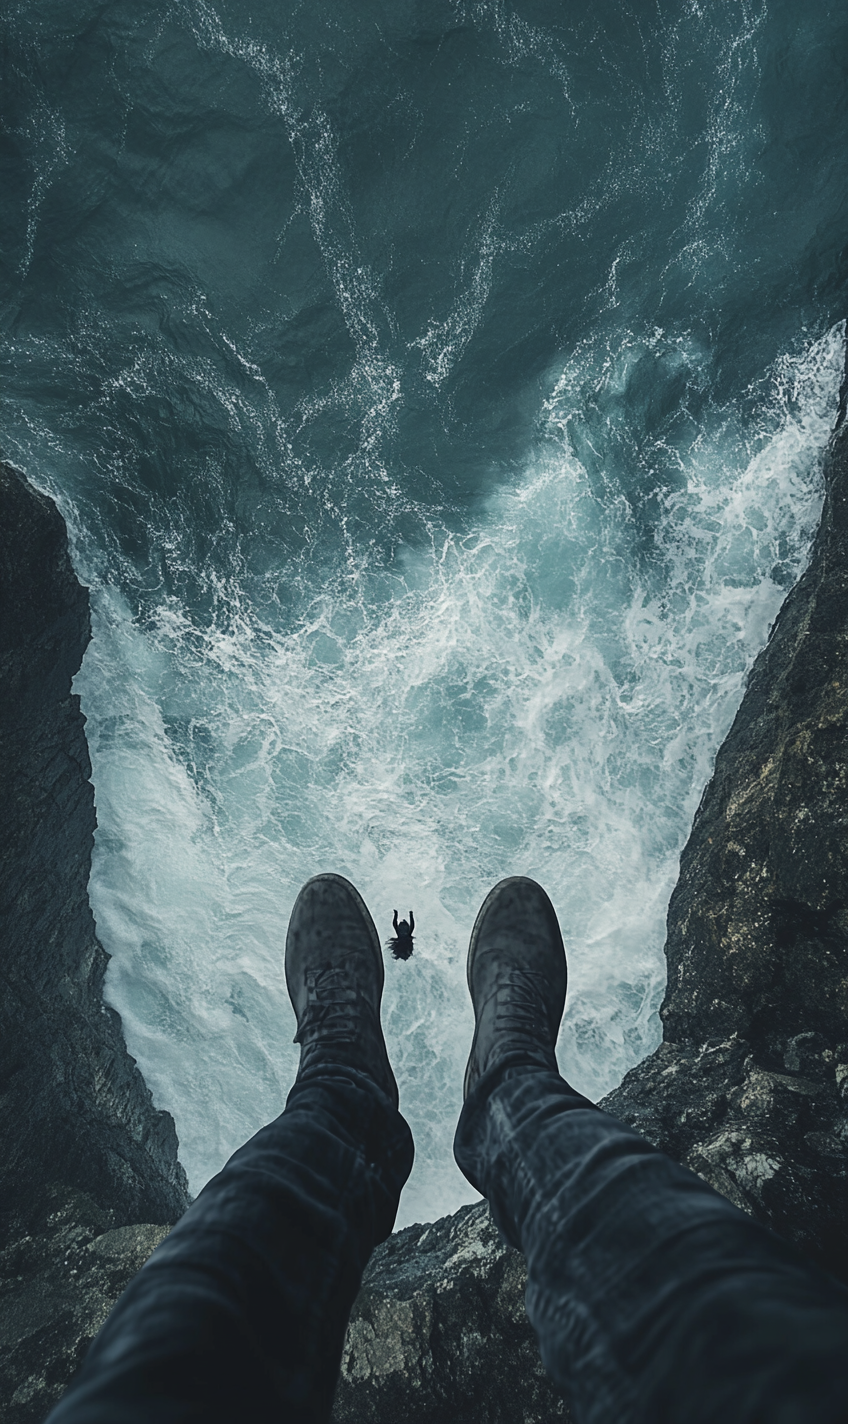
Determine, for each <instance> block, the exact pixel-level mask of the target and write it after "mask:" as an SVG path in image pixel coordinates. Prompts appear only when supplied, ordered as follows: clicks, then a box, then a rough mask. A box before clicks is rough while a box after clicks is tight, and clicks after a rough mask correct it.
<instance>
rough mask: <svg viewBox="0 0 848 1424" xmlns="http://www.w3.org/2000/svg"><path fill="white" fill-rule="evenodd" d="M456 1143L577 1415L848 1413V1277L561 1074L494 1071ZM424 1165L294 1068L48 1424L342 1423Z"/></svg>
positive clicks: (354, 1079) (377, 1119)
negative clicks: (399, 1217) (349, 1374)
mask: <svg viewBox="0 0 848 1424" xmlns="http://www.w3.org/2000/svg"><path fill="white" fill-rule="evenodd" d="M456 1155H457V1160H458V1161H459V1163H460V1166H461V1167H462V1169H463V1171H464V1172H465V1173H466V1175H467V1176H468V1177H469V1179H470V1180H471V1181H472V1182H473V1183H474V1184H475V1185H476V1186H477V1187H479V1189H480V1190H481V1191H483V1192H484V1193H485V1194H486V1195H487V1196H488V1197H489V1200H490V1203H491V1206H492V1211H493V1213H494V1216H495V1219H496V1221H497V1222H498V1224H499V1226H500V1228H501V1230H502V1231H503V1233H504V1235H505V1236H506V1237H507V1239H508V1240H510V1241H511V1242H513V1243H514V1244H515V1245H516V1246H518V1247H520V1249H521V1250H522V1251H523V1252H524V1254H525V1256H526V1258H527V1265H528V1271H529V1278H530V1279H529V1286H528V1292H527V1308H528V1312H529V1315H530V1319H531V1320H532V1322H533V1325H534V1327H535V1329H536V1331H537V1334H538V1336H539V1342H540V1346H541V1351H542V1358H543V1360H544V1362H545V1365H546V1367H547V1368H548V1370H549V1371H550V1373H551V1375H552V1376H553V1378H554V1379H555V1380H556V1381H557V1383H558V1384H559V1385H560V1386H561V1388H562V1389H563V1392H564V1393H565V1394H566V1396H567V1398H568V1399H569V1400H570V1401H571V1404H572V1408H573V1412H574V1417H575V1420H576V1424H636V1421H639V1424H706V1421H708V1420H709V1421H710V1424H743V1421H744V1424H836V1421H843V1420H846V1419H848V1404H846V1401H848V1292H846V1291H844V1290H843V1289H842V1288H841V1287H840V1286H838V1285H837V1284H836V1283H835V1282H833V1281H831V1280H830V1279H829V1278H828V1277H826V1276H823V1275H821V1274H820V1273H818V1272H816V1271H814V1270H813V1269H812V1268H811V1267H810V1266H808V1265H807V1264H805V1263H804V1262H803V1261H801V1260H800V1259H799V1258H797V1257H796V1256H795V1254H794V1253H793V1252H792V1251H791V1249H790V1248H789V1247H786V1246H784V1245H783V1243H781V1242H780V1241H779V1240H778V1239H777V1238H775V1237H773V1236H771V1235H770V1234H769V1233H768V1232H766V1231H764V1230H763V1229H762V1228H760V1227H758V1226H756V1225H755V1224H754V1223H753V1222H751V1221H750V1220H749V1219H748V1218H747V1217H745V1216H744V1215H742V1213H740V1212H738V1211H737V1210H736V1209H735V1208H734V1207H732V1206H731V1205H730V1204H729V1203H728V1202H726V1201H725V1200H724V1199H723V1198H722V1197H719V1196H717V1195H716V1193H715V1192H713V1191H712V1190H711V1189H710V1188H709V1187H707V1186H705V1185H704V1184H703V1183H702V1182H700V1181H699V1179H698V1178H697V1177H694V1176H693V1175H692V1174H691V1173H690V1172H687V1171H685V1170H684V1169H683V1168H681V1167H677V1166H675V1165H674V1164H673V1163H672V1162H671V1161H669V1159H668V1158H667V1157H664V1156H663V1155H662V1154H661V1153H659V1152H657V1151H655V1149H654V1148H652V1147H650V1146H649V1145H648V1144H647V1143H646V1142H644V1141H643V1139H641V1138H640V1137H639V1136H638V1135H637V1134H636V1133H634V1132H632V1131H631V1130H630V1129H629V1128H626V1127H624V1126H623V1125H622V1124H621V1123H618V1122H617V1121H616V1120H615V1119H614V1118H611V1117H609V1116H607V1115H606V1114H605V1113H603V1112H601V1111H600V1110H599V1109H597V1108H594V1107H592V1105H591V1104H590V1103H588V1102H587V1101H586V1099H584V1098H581V1097H580V1096H579V1095H578V1094H576V1093H574V1092H573V1090H572V1089H571V1088H570V1087H569V1086H568V1084H567V1083H565V1082H564V1081H563V1079H561V1078H559V1077H558V1076H557V1075H556V1074H553V1073H549V1072H545V1071H544V1070H540V1069H538V1068H526V1067H523V1068H522V1067H518V1066H512V1067H509V1066H505V1065H501V1066H500V1067H499V1068H498V1069H497V1070H495V1071H494V1072H493V1073H492V1074H490V1075H489V1076H488V1078H484V1079H482V1080H481V1082H480V1083H479V1084H478V1085H477V1087H476V1089H475V1090H474V1092H473V1093H472V1095H471V1096H470V1098H469V1100H468V1102H467V1104H466V1106H465V1108H464V1110H463V1113H462V1117H461V1118H460V1123H459V1127H458V1129H457V1139H456ZM411 1165H412V1140H411V1137H410V1133H409V1129H408V1128H407V1126H406V1123H405V1122H404V1121H403V1119H402V1118H401V1117H400V1115H399V1114H398V1113H397V1112H396V1111H395V1110H394V1108H393V1107H392V1106H391V1104H390V1103H389V1102H388V1100H387V1099H386V1098H385V1097H384V1096H383V1095H382V1094H381V1093H380V1092H379V1090H378V1089H376V1088H375V1087H374V1086H373V1084H371V1083H370V1081H369V1080H368V1079H367V1078H364V1077H361V1076H360V1075H358V1074H356V1073H354V1072H348V1071H347V1070H325V1072H324V1074H321V1075H319V1074H317V1073H316V1074H313V1075H312V1076H310V1077H305V1078H304V1079H302V1080H299V1081H298V1082H297V1083H296V1084H295V1087H294V1088H293V1089H292V1092H291V1094H290V1096H289V1101H288V1105H287V1107H286V1111H285V1112H284V1113H283V1115H282V1116H281V1117H279V1118H278V1119H277V1120H276V1122H273V1123H271V1125H270V1126H269V1127H266V1128H264V1129H263V1130H262V1131H261V1132H259V1133H257V1135H256V1137H254V1138H253V1139H252V1140H251V1141H250V1142H248V1143H247V1145H246V1146H245V1147H243V1148H242V1149H241V1150H240V1151H239V1152H237V1153H236V1154H235V1156H234V1157H233V1158H232V1159H231V1160H230V1162H229V1163H228V1164H227V1166H226V1167H225V1168H224V1170H223V1172H221V1173H220V1175H219V1176H218V1177H216V1178H214V1179H213V1181H212V1182H210V1183H209V1185H208V1186H207V1187H205V1188H204V1190H203V1191H202V1192H201V1194H200V1196H199V1197H198V1199H197V1201H196V1202H195V1203H194V1205H193V1206H192V1207H191V1208H190V1210H189V1211H188V1212H187V1213H186V1215H185V1216H184V1217H183V1219H182V1220H181V1221H180V1222H179V1224H178V1225H177V1226H176V1227H175V1228H174V1230H173V1231H172V1233H171V1235H170V1236H169V1237H168V1238H167V1240H166V1241H165V1242H163V1244H162V1245H161V1246H160V1247H159V1249H158V1250H157V1251H156V1252H155V1253H154V1255H153V1256H152V1258H151V1260H150V1261H149V1262H148V1264H147V1265H146V1266H145V1267H144V1269H143V1270H142V1271H141V1272H140V1273H139V1275H138V1276H137V1277H136V1278H135V1280H134V1281H133V1282H132V1283H131V1285H130V1286H129V1288H128V1290H127V1291H126V1292H125V1294H124V1295H123V1296H122V1298H121V1300H120V1301H119V1303H118V1305H117V1306H116V1308H115V1310H114V1311H113V1313H112V1315H111V1316H110V1317H109V1320H108V1321H107V1323H106V1325H105V1326H104V1327H103V1329H102V1331H101V1332H100V1334H99V1335H98V1337H97V1339H96V1341H95V1342H94V1345H93V1346H92V1349H91V1351H90V1353H89V1355H88V1358H87V1360H86V1362H85V1365H84V1366H83V1369H82V1371H81V1372H80V1374H79V1376H78V1377H77V1379H76V1380H75V1382H74V1383H73V1385H72V1386H71V1388H70V1390H69V1391H68V1393H67V1394H66V1395H65V1398H64V1399H63V1400H62V1402H61V1404H60V1405H59V1406H58V1408H57V1409H56V1410H55V1411H54V1412H53V1414H51V1416H50V1424H142V1421H143V1424H183V1421H189V1420H191V1421H196V1424H211V1421H219V1420H220V1421H222V1424H223V1421H225V1420H226V1421H229V1424H231V1422H232V1421H234V1420H240V1419H245V1420H250V1421H251V1424H253V1421H256V1424H262V1421H266V1420H271V1419H273V1420H275V1421H279V1420H280V1419H281V1418H285V1419H286V1420H294V1421H304V1424H307V1421H308V1424H318V1421H325V1420H326V1419H327V1417H328V1415H329V1411H330V1407H331V1404H332V1397H333V1391H334V1388H335V1381H336V1375H337V1372H338V1365H339V1359H340V1356H341V1349H342V1342H343V1337H344V1330H345V1325H346V1323H347V1318H348V1315H349V1312H350V1308H351V1306H352V1304H353V1301H354V1299H355V1296H356V1293H357V1290H358V1288H359V1282H360V1278H361V1274H362V1270H363V1267H364V1265H365V1263H366V1261H367V1260H368V1257H369V1255H370V1253H371V1250H372V1249H373V1247H374V1245H375V1244H376V1243H377V1242H378V1241H380V1240H382V1239H383V1238H384V1237H385V1236H386V1235H387V1234H388V1233H389V1232H390V1230H391V1228H392V1225H393V1222H394V1218H395V1212H396V1209H397V1202H398V1197H399V1195H400V1190H401V1187H402V1186H403V1183H404V1182H405V1180H406V1178H407V1176H408V1174H409V1170H410V1167H411Z"/></svg>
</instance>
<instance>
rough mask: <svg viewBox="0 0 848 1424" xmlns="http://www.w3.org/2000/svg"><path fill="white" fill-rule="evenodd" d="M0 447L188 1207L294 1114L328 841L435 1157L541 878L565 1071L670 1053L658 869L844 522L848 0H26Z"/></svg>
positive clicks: (580, 1078)
mask: <svg viewBox="0 0 848 1424" xmlns="http://www.w3.org/2000/svg"><path fill="white" fill-rule="evenodd" d="M3 27H4V55H5V59H4V63H5V74H4V83H3V88H2V94H0V114H1V115H2V121H3V133H4V148H3V155H4V157H3V164H4V168H3V184H4V193H5V194H6V197H5V199H4V202H3V204H2V205H0V233H2V245H3V252H4V254H5V257H4V262H5V265H4V267H3V269H2V305H1V306H0V312H2V322H3V333H4V338H3V349H2V362H3V383H2V396H0V399H2V454H3V456H4V457H5V458H7V459H10V460H12V461H13V462H15V463H16V464H17V465H18V466H19V467H21V468H22V469H24V470H25V471H26V473H27V474H28V475H29V477H30V478H31V479H32V480H33V482H34V483H35V484H37V485H38V486H39V487H41V488H43V489H45V490H47V491H48V492H49V493H50V494H52V495H53V496H54V497H55V498H56V499H57V500H58V502H59V505H60V507H61V509H62V511H63V513H64V515H65V517H66V519H67V521H68V524H69V527H70V530H71V536H72V546H73V555H74V559H75V563H76V567H77V570H78V572H79V574H80V577H81V578H82V579H83V580H84V581H85V582H86V583H87V584H89V585H90V587H91V598H92V619H93V629H94V637H93V641H92V643H91V646H90V649H89V651H88V653H87V655H86V658H85V662H84V664H83V668H82V670H81V672H80V674H79V676H78V678H77V681H76V689H77V691H78V692H79V693H80V695H81V698H82V703H83V709H84V711H85V713H86V716H87V718H88V735H89V741H90V746H91V755H92V764H93V781H94V786H95V795H96V803H97V815H98V832H97V837H96V845H95V854H94V863H93V868H92V878H91V886H90V894H91V900H92V905H93V908H94V912H95V916H96V919H97V925H98V932H99V934H100V937H101V939H102V941H103V944H104V946H105V947H106V949H107V950H108V951H109V953H110V955H111V956H112V959H111V962H110V966H109V971H108V975H107V984H106V990H107V997H108V998H109V1000H110V1002H111V1003H113V1004H114V1005H115V1007H116V1008H117V1009H118V1010H119V1011H120V1013H121V1015H122V1017H123V1021H124V1027H125V1032H126V1036H127V1041H128V1045H129V1047H130V1050H131V1052H132V1053H133V1054H134V1055H135V1056H136V1057H137V1059H138V1061H139V1064H140V1066H141V1068H142V1070H143V1072H144V1074H145V1077H146V1079H147V1081H148V1083H149V1085H150V1087H151V1089H152V1091H153V1094H154V1098H155V1100H156V1103H157V1104H158V1105H159V1106H162V1107H166V1108H168V1109H169V1110H170V1111H171V1112H172V1113H173V1114H174V1117H175V1119H176V1123H177V1129H178V1133H179V1137H180V1144H181V1154H182V1158H183V1161H184V1163H185V1165H186V1168H187V1170H188V1173H189V1177H190V1181H191V1185H192V1188H193V1189H194V1190H197V1189H199V1188H200V1186H202V1184H203V1182H204V1181H205V1180H206V1179H207V1178H208V1177H209V1176H210V1175H211V1174H212V1173H213V1172H215V1171H216V1170H217V1169H218V1168H219V1167H220V1166H221V1165H222V1163H223V1162H224V1161H225V1159H226V1157H227V1156H228V1155H229V1153H230V1152H231V1151H233V1150H234V1148H235V1147H237V1146H238V1145H239V1144H240V1143H241V1142H242V1141H243V1140H244V1138H245V1137H246V1136H247V1135H248V1134H249V1133H250V1132H252V1131H254V1130H255V1129H256V1128H258V1127H259V1126H260V1125H261V1124H262V1123H263V1122H265V1121H267V1120H268V1119H269V1118H270V1117H272V1116H273V1115H275V1114H276V1113H277V1112H278V1111H279V1110H280V1108H281V1105H282V1103H283V1101H284V1099H285V1094H286V1092H287V1090H288V1088H289V1086H290V1084H291V1082H292V1079H293V1076H294V1072H295V1069H296V1062H297V1049H296V1048H295V1047H294V1046H293V1044H292V1042H291V1040H292V1037H293V1033H294V1020H293V1015H292V1012H291V1009H290V1006H289V1004H288V1000H287V997H286V993H285V987H284V979H283V969H282V956H283V946H284V941H285V929H286V923H287V919H288V914H289V911H290V908H291V905H292V903H293V900H294V897H295V895H296V894H297V891H298V888H299V886H300V885H301V884H302V883H303V881H304V880H305V879H306V878H307V877H308V876H309V875H311V874H314V873H315V872H316V871H319V870H327V869H334V870H338V871H340V872H342V873H343V874H345V875H348V876H349V877H350V878H351V879H353V880H354V881H355V882H356V884H357V885H358V886H359V888H360V890H361V891H362V893H363V895H364V896H365V898H366V900H367V902H368V904H369V906H370V907H371V910H372V913H373V914H374V917H375V920H376V922H377V926H378V929H379V930H380V933H381V936H386V937H387V936H388V935H389V934H390V932H391V915H392V910H393V909H394V908H397V909H398V910H400V911H401V912H402V913H405V912H406V911H407V910H408V909H409V908H410V907H411V908H412V909H413V910H414V911H415V917H416V922H417V936H416V951H415V954H414V956H413V958H412V959H411V960H410V961H409V962H407V963H399V964H397V963H395V962H393V961H391V960H390V961H389V962H387V966H386V968H387V976H386V992H385V999H384V1024H385V1028H386V1033H387V1038H388V1041H389V1049H390V1053H391V1056H392V1060H393V1063H394V1065H395V1069H396V1073H397V1077H398V1081H399V1085H400V1092H401V1106H402V1109H403V1110H404V1112H405V1113H406V1115H407V1116H408V1118H409V1121H410V1123H411V1125H412V1128H413V1132H414V1135H415V1140H416V1153H417V1156H416V1165H415V1168H414V1172H413V1176H412V1178H411V1180H410V1183H409V1185H408V1187H407V1189H406V1191H405V1193H404V1198H403V1201H402V1203H401V1213H400V1217H399V1222H400V1224H404V1223H406V1222H409V1221H413V1220H421V1219H430V1218H432V1217H435V1216H438V1215H440V1214H442V1213H443V1212H446V1211H450V1210H453V1209H455V1208H456V1207H457V1206H458V1205H459V1204H460V1203H461V1202H463V1201H466V1200H470V1199H472V1198H473V1195H474V1194H473V1192H472V1191H471V1189H470V1188H469V1187H468V1186H467V1184H466V1183H465V1181H464V1179H463V1178H462V1177H461V1176H460V1174H459V1172H458V1171H457V1169H456V1167H455V1166H454V1164H453V1160H452V1155H451V1138H452V1131H453V1126H454V1123H455V1120H456V1116H457V1114H458V1111H459V1107H460V1102H461V1081H462V1072H463V1068H464V1064H465V1059H466V1056H467V1051H468V1046H469V1042H470V1036H471V1026H472V1019H471V1011H470V1004H469V1002H468V998H467V992H466V989H465V981H464V958H465V950H466V946H467V941H468V934H469V931H470V928H471V925H472V923H473V919H474V915H475V913H476V910H477V908H478V906H479V904H480V902H481V900H482V899H483V897H484V895H485V894H486V892H487V891H488V889H489V888H490V887H491V886H492V885H493V884H494V883H495V882H496V881H497V880H498V879H499V878H500V877H501V876H503V875H507V874H512V873H523V874H530V875H533V876H535V877H536V878H538V879H539V880H541V882H542V883H543V884H544V885H545V886H546V888H547V889H548V891H549V893H550V894H551V897H552V899H553V901H554V904H555V905H556V907H557V910H558V912H559V915H560V917H561V922H562V926H563V933H564V937H565V941H566V947H567V951H568V956H569V976H570V978H569V999H568V1005H567V1009H566V1017H565V1021H564V1025H563V1031H562V1034H561V1038H560V1043H559V1050H558V1051H559V1058H560V1063H561V1066H562V1068H563V1071H564V1072H565V1073H566V1074H567V1075H568V1076H569V1077H570V1078H571V1080H572V1081H573V1082H574V1083H575V1085H576V1086H577V1087H579V1088H581V1089H582V1090H583V1091H585V1092H587V1093H589V1094H590V1095H600V1094H602V1093H603V1092H605V1091H607V1090H608V1089H610V1088H612V1087H613V1086H615V1084H616V1083H617V1082H618V1081H620V1079H621V1077H622V1075H623V1073H624V1072H625V1071H626V1070H627V1069H628V1068H629V1067H631V1066H632V1065H633V1064H634V1063H636V1062H637V1061H638V1060H639V1059H640V1058H641V1057H642V1056H643V1055H644V1054H645V1053H647V1052H649V1051H650V1050H651V1049H652V1048H653V1047H654V1046H655V1045H656V1043H657V1042H658V1041H659V1036H660V1031H659V1021H658V1017H657V1010H658V1007H659V1003H660V1001H661V998H662V993H663V988H664V960H663V954H662V947H663V939H664V919H665V912H666V907H667V903H668V897H669V894H670V892H671V889H672V886H673V884H674V881H675V878H676V873H677V862H678V857H679V853H680V850H681V848H682V845H683V843H684V841H685V839H686V836H687V834H688V830H689V827H690V825H691V819H692V815H693V813H694V810H695V808H696V806H697V803H698V800H699V798H700V796H701V793H702V791H703V787H704V785H705V783H706V781H707V780H708V778H709V775H710V771H711V766H712V760H713V757H714V755H715V751H716V749H717V747H718V746H719V744H720V742H721V740H722V738H723V736H724V735H725V733H726V731H727V729H728V728H729V726H730V723H731V721H732V719H733V716H734V713H735V710H736V708H737V707H738V704H739V700H740V698H741V695H742V692H743V689H744V680H745V675H746V672H747V670H748V668H749V667H750V665H751V663H752V661H753V659H754V657H755V656H756V654H757V652H758V651H759V649H760V648H761V647H762V645H763V643H764V642H765V640H766V638H767V636H768V630H769V627H770V624H771V622H772V621H773V619H774V617H775V615H776V613H777V610H778V608H779V606H780V603H781V601H782V599H783V597H784V596H785V592H786V590H787V589H788V588H789V587H790V586H791V584H792V582H793V581H794V580H795V578H796V577H797V576H798V574H799V572H800V571H801V570H802V568H803V566H804V563H805V560H806V558H807V557H808V553H809V547H810V542H811V538H812V536H813V533H814V531H815V528H816V523H817V519H818V515H819V511H820V506H821V457H822V452H823V450H824V448H825V445H826V443H827V439H828V436H829V433H830V430H831V429H832V425H833V421H834V417H835V412H836V403H837V398H838V390H839V384H840V379H841V374H842V370H843V366H844V359H845V327H844V317H845V315H846V286H847V285H848V282H847V281H846V279H847V278H848V247H846V236H845V226H846V223H845V199H844V191H845V182H844V179H845V172H844V165H845V159H844V155H845V152H846V140H848V106H846V97H845V87H844V74H845V67H846V58H848V16H846V14H845V12H844V8H843V7H841V6H835V5H831V4H826V3H812V4H811V5H809V6H807V7H805V8H804V10H803V12H802V13H801V12H799V11H798V9H797V7H791V6H790V5H789V4H788V3H778V0H774V3H771V4H768V5H765V4H762V5H757V4H750V3H733V0H729V3H727V4H726V5H722V6H709V7H708V6H702V5H699V4H697V3H694V0H689V2H688V3H677V4H666V3H652V4H629V5H624V4H619V3H602V4H600V5H596V6H593V7H592V8H591V12H588V11H586V10H585V7H578V6H568V5H562V4H556V5H555V4H553V3H550V0H533V3H531V0H525V3H521V4H519V3H516V4H512V5H510V4H507V3H506V0H488V3H486V0H481V3H471V0H467V3H466V2H465V0H444V2H443V3H429V4H424V3H418V4H415V3H394V4H392V5H389V4H381V3H366V0H363V3H361V4H358V5H357V6H352V5H349V4H347V5H343V4H342V3H340V0H328V3H327V4H325V5H323V6H321V7H316V6H314V5H306V4H303V3H289V4H287V5H285V6H279V5H274V6H272V5H270V4H267V3H259V4H257V5H254V6H253V7H252V8H251V9H250V10H249V11H247V10H245V9H244V7H243V6H239V5H236V4H234V3H229V4H219V5H212V4H207V3H204V0H180V3H176V4H171V5H168V6H167V7H166V6H163V5H161V4H147V5H141V6H139V5H133V6H130V5H129V4H128V3H126V0H114V3H111V4H109V5H107V6H102V5H92V4H86V3H84V2H83V3H82V4H81V5H79V6H77V7H75V8H74V10H73V13H72V14H71V13H70V12H69V11H68V9H67V7H66V6H61V7H60V6H59V5H58V4H55V3H49V0H45V3H44V4H41V5H39V6H36V7H33V6H32V5H29V6H23V5H19V4H15V3H11V4H7V5H6V6H5V7H4V11H3Z"/></svg>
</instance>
